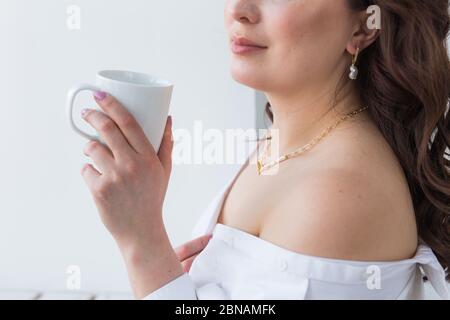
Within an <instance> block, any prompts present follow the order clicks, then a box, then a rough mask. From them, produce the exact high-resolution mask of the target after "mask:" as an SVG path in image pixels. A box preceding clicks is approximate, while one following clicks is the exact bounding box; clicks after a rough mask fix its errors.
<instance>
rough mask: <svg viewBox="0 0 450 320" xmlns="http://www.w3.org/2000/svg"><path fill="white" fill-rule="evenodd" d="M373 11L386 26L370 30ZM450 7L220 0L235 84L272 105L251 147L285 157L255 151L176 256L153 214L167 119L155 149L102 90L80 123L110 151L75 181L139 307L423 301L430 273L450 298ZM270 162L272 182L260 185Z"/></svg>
mask: <svg viewBox="0 0 450 320" xmlns="http://www.w3.org/2000/svg"><path fill="white" fill-rule="evenodd" d="M371 5H376V6H377V7H375V9H377V8H378V9H379V12H378V10H375V11H373V12H374V14H377V13H380V14H381V20H380V21H381V29H376V28H375V29H374V28H371V27H370V24H368V23H367V20H368V13H367V10H366V9H367V8H368V7H369V6H371ZM448 5H449V3H448V0H435V1H427V2H425V1H415V0H411V1H401V2H400V1H389V0H336V1H329V0H279V1H273V0H228V1H227V4H226V7H225V25H226V27H227V30H228V33H229V40H230V48H231V51H232V53H231V54H232V64H231V73H232V76H233V78H234V79H235V80H236V81H238V82H240V83H242V84H245V85H247V86H249V87H252V88H255V89H258V90H260V91H263V92H264V93H265V94H266V96H267V98H268V100H269V102H270V103H269V104H268V106H267V109H266V112H267V114H268V116H269V118H270V119H271V120H272V126H271V128H270V134H269V135H268V136H267V137H266V138H267V139H265V140H264V141H263V142H261V143H260V145H261V147H263V149H264V150H269V148H271V147H272V144H273V143H277V144H278V150H279V154H280V155H288V156H287V158H284V159H283V160H280V159H278V157H276V158H270V157H269V159H267V158H264V157H261V158H260V157H259V156H258V155H255V153H252V154H251V156H250V158H249V159H248V161H247V163H246V164H245V165H244V166H243V167H242V168H241V170H240V172H239V173H238V175H236V176H235V177H234V179H233V180H232V181H231V183H229V184H227V185H226V186H225V188H224V189H223V190H222V191H221V192H220V193H219V194H218V196H217V197H216V198H215V199H214V200H213V201H212V202H211V205H210V207H209V208H208V209H207V210H206V211H205V213H204V215H203V216H202V218H201V219H200V221H199V222H198V223H197V225H196V228H195V229H194V233H193V234H194V235H196V236H198V237H197V239H196V240H194V241H191V242H189V243H188V244H186V245H185V246H182V247H180V248H177V250H173V248H172V246H171V245H170V242H169V240H168V236H167V233H166V230H165V228H164V224H163V219H162V207H163V201H164V196H165V193H166V190H167V185H168V181H169V177H170V172H171V166H172V165H171V152H172V147H173V141H172V139H171V138H170V137H171V126H172V120H171V118H170V117H169V119H168V123H167V127H166V132H165V136H164V139H163V142H162V145H161V148H160V150H159V152H158V154H156V153H155V150H153V148H152V146H151V144H150V143H149V142H148V141H147V140H146V139H145V137H144V134H143V132H142V130H141V128H140V127H139V126H138V125H137V123H136V121H135V120H134V119H133V117H131V116H130V115H129V114H128V113H127V112H126V110H125V109H124V108H123V107H122V106H121V105H120V104H119V103H118V102H117V101H116V100H115V99H114V98H113V97H111V96H109V95H108V94H106V93H102V92H97V93H96V95H95V96H96V100H97V102H98V104H99V105H100V107H101V108H102V109H103V111H105V113H106V114H102V113H100V112H96V111H90V112H87V113H86V114H85V115H84V118H85V120H86V121H87V122H89V123H90V124H91V125H92V126H93V127H94V128H96V129H97V131H99V132H100V134H101V135H102V137H104V139H105V142H106V143H107V145H108V147H109V148H107V147H104V146H102V145H100V144H98V143H96V142H95V141H91V142H89V144H88V145H87V147H86V148H85V154H86V155H88V156H90V157H91V158H92V159H93V160H94V161H95V163H96V164H97V166H98V168H99V170H100V171H101V172H102V173H100V172H98V171H97V170H96V169H95V168H94V167H92V166H91V165H86V166H85V167H83V170H82V175H83V177H84V179H85V181H86V183H87V185H88V186H89V188H90V190H91V192H92V194H93V196H94V200H95V202H96V205H97V208H98V209H99V212H100V214H101V218H102V221H103V222H104V224H105V225H106V227H107V228H108V230H109V231H110V232H111V233H112V235H113V236H114V239H115V240H116V242H117V244H118V246H119V248H120V250H121V252H122V254H123V257H124V260H125V262H126V266H127V270H128V274H129V278H130V282H131V285H132V288H133V291H134V294H135V296H136V297H137V298H139V299H141V298H144V299H213V298H219V299H253V298H274V299H277V298H285V299H321V298H337V299H343V298H350V299H353V298H355V299H356V298H362V299H380V298H381V299H417V298H423V292H422V289H423V281H422V277H423V276H426V277H428V278H429V280H431V281H430V282H431V283H432V285H433V287H434V288H435V289H436V291H437V292H438V294H439V295H440V296H441V297H442V298H449V296H448V289H447V286H446V285H445V277H446V273H445V269H446V268H447V267H448V265H449V264H450V233H449V227H450V219H448V217H449V215H450V207H449V201H448V199H449V195H450V184H449V171H448V170H449V160H448V154H447V158H446V155H445V151H446V148H447V147H448V146H449V140H450V133H449V127H450V122H449V118H448V117H447V116H446V110H447V108H448V101H449V94H450V63H449V59H448V55H447V51H446V47H445V44H444V43H445V39H446V36H447V34H448V31H449V24H450V22H449V15H448V11H447V8H448ZM375 18H377V17H375ZM249 44H251V45H252V46H249ZM358 70H359V72H358ZM337 123H338V124H339V125H338V126H337V125H335V126H334V127H333V124H337ZM330 128H331V129H330ZM324 129H325V131H324ZM324 132H325V134H324V135H322V134H321V133H324ZM272 134H276V135H277V137H278V139H270V138H271V137H272ZM317 137H320V139H316V138H317ZM272 138H273V137H272ZM275 140H276V141H275ZM308 144H309V145H310V147H308V148H307V149H306V151H305V150H303V151H301V150H302V149H301V147H302V146H305V145H308ZM267 152H268V151H267ZM447 152H448V151H447ZM274 159H275V160H277V159H278V160H280V161H278V162H277V161H276V162H275V163H274V164H276V165H277V169H278V171H277V173H276V174H261V173H269V172H270V170H272V167H271V166H270V162H269V160H270V161H272V160H274ZM256 160H259V161H258V162H257V161H256ZM255 163H256V164H255ZM258 163H259V164H258ZM211 233H212V238H211V237H210V234H211ZM208 240H209V242H208ZM194 258H195V260H194ZM180 260H181V262H180ZM187 272H189V273H187ZM421 272H423V274H422V273H421ZM447 280H448V275H447Z"/></svg>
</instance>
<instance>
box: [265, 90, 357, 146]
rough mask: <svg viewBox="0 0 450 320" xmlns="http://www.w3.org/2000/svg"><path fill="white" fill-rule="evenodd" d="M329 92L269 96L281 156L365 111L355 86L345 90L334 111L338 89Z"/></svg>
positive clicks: (303, 92) (314, 91)
mask: <svg viewBox="0 0 450 320" xmlns="http://www.w3.org/2000/svg"><path fill="white" fill-rule="evenodd" d="M326 88H327V89H325V90H322V92H321V91H320V90H312V89H311V88H307V90H302V92H298V93H293V94H286V93H284V94H276V93H266V96H267V98H268V100H269V102H270V105H271V109H272V113H273V124H272V126H271V127H270V129H271V130H272V129H278V132H277V133H278V138H279V140H278V142H279V145H278V147H279V152H280V154H284V153H286V152H289V151H293V149H296V148H298V147H301V146H303V145H306V144H307V143H309V142H310V141H311V140H312V139H314V138H315V137H317V136H318V135H319V134H321V133H322V131H323V130H324V129H326V128H327V127H329V126H330V125H332V124H334V123H335V122H336V121H337V120H338V119H339V118H341V117H342V116H343V115H344V114H346V113H349V112H351V111H354V110H358V109H360V108H362V107H363V105H362V104H361V99H360V97H359V94H358V92H357V90H356V88H355V86H354V83H353V82H350V83H349V84H348V85H346V86H345V87H344V88H343V89H342V93H341V94H339V97H338V98H337V99H336V102H335V106H334V108H333V98H334V94H335V88H334V87H333V86H331V85H330V86H328V87H326Z"/></svg>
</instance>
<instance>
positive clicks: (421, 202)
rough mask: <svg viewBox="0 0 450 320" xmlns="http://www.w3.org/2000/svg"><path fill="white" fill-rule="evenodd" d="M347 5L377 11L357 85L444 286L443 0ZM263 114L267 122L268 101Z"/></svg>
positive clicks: (448, 208) (448, 87) (447, 132)
mask: <svg viewBox="0 0 450 320" xmlns="http://www.w3.org/2000/svg"><path fill="white" fill-rule="evenodd" d="M347 2H348V5H349V8H350V9H352V10H356V11H360V10H366V9H367V7H369V6H370V5H377V6H378V7H379V8H380V9H381V30H379V37H378V38H377V40H376V41H375V42H374V43H373V44H372V45H371V46H369V47H368V48H366V49H365V50H363V51H362V52H361V54H360V55H359V62H358V68H359V76H358V79H357V80H356V86H357V88H358V90H359V93H360V96H361V98H362V101H363V103H364V105H366V106H368V107H369V109H368V113H369V115H370V117H371V119H372V120H373V121H374V122H375V124H376V125H377V126H378V128H379V130H380V131H381V133H382V134H383V136H384V138H385V139H386V140H387V142H388V143H389V144H390V146H391V148H392V149H393V150H394V152H395V154H396V156H397V158H398V159H399V161H400V163H401V166H402V168H403V170H404V173H405V175H406V178H407V181H408V186H409V190H410V192H411V196H412V199H413V204H414V210H415V215H416V221H417V227H418V235H419V237H420V238H421V239H422V240H423V241H424V242H425V243H427V244H428V245H429V246H430V247H431V248H432V250H433V252H434V253H435V254H436V256H437V258H438V260H439V262H440V263H441V265H442V266H443V268H444V269H445V270H446V279H447V281H450V274H449V272H448V270H449V266H450V179H449V176H450V149H449V146H450V121H449V116H448V110H449V104H450V103H449V102H450V60H449V56H448V48H447V38H448V35H449V28H450V17H449V11H448V10H449V0H432V1H425V0H396V1H393V0H347ZM347 75H348V71H346V73H345V74H343V75H342V77H341V81H340V83H343V82H345V81H348V80H346V78H348V76H347ZM338 87H339V86H338ZM265 112H266V115H267V117H268V118H269V120H270V121H271V122H273V113H272V111H271V107H270V103H267V105H266V109H265Z"/></svg>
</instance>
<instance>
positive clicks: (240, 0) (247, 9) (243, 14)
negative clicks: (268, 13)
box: [228, 0, 259, 23]
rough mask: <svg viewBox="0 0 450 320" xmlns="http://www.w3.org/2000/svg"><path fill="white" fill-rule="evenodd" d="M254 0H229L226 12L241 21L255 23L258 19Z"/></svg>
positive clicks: (257, 10)
mask: <svg viewBox="0 0 450 320" xmlns="http://www.w3.org/2000/svg"><path fill="white" fill-rule="evenodd" d="M256 2H257V1H254V0H231V1H230V2H229V5H228V14H229V15H230V16H231V17H232V18H233V19H234V20H236V21H239V22H241V23H256V22H257V21H258V19H259V9H258V6H257V4H256Z"/></svg>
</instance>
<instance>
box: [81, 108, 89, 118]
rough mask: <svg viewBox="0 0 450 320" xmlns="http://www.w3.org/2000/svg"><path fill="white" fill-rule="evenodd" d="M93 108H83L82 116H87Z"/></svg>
mask: <svg viewBox="0 0 450 320" xmlns="http://www.w3.org/2000/svg"><path fill="white" fill-rule="evenodd" d="M90 110H91V109H89V108H86V109H83V110H81V117H83V118H84V117H85V116H86V114H87V113H88V112H89V111H90Z"/></svg>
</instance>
